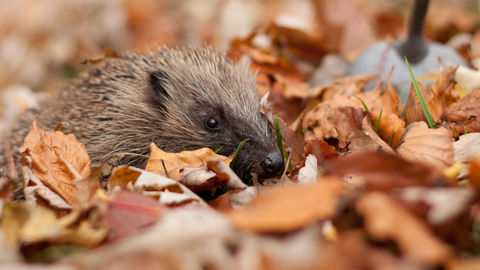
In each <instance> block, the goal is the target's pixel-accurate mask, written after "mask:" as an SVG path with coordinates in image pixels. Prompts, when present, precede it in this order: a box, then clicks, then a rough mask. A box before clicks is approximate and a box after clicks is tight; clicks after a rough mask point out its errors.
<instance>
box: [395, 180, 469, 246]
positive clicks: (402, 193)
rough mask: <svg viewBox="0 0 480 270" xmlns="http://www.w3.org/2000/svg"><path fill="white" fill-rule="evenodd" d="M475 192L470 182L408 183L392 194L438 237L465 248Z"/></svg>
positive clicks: (467, 243)
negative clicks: (456, 184)
mask: <svg viewBox="0 0 480 270" xmlns="http://www.w3.org/2000/svg"><path fill="white" fill-rule="evenodd" d="M475 193H476V192H475V189H474V188H472V187H470V186H461V187H448V188H445V187H438V188H425V187H411V188H402V189H399V190H397V191H394V194H395V195H394V196H395V199H397V200H398V199H399V200H400V201H401V202H402V205H404V206H406V207H407V208H408V210H410V212H411V213H412V214H414V215H416V216H417V217H419V218H420V219H422V220H424V221H425V222H426V223H427V224H428V225H429V227H431V229H432V230H433V231H434V232H435V234H436V235H437V236H438V237H439V238H440V239H442V240H444V241H446V242H448V243H449V244H450V245H451V246H452V247H453V248H455V249H465V248H467V249H468V248H469V247H471V245H472V226H474V225H473V219H472V214H471V211H472V210H471V209H472V205H473V203H474V202H475V196H476V194H475Z"/></svg>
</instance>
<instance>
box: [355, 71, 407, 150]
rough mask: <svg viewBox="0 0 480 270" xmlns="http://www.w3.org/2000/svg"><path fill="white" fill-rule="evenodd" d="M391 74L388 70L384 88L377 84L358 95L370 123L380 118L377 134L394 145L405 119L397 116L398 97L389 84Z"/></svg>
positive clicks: (403, 127) (397, 140)
mask: <svg viewBox="0 0 480 270" xmlns="http://www.w3.org/2000/svg"><path fill="white" fill-rule="evenodd" d="M392 74H393V72H390V75H389V77H388V81H387V86H386V89H383V88H382V84H377V86H376V87H375V88H374V89H373V90H372V91H368V92H364V93H360V94H359V95H358V97H359V98H360V99H362V100H364V102H365V103H366V104H367V106H368V108H369V111H370V115H371V118H372V123H374V124H375V125H377V122H378V119H379V118H380V122H379V123H378V134H379V136H380V137H381V138H382V139H383V140H384V141H385V142H390V145H391V146H392V147H396V146H397V145H398V142H399V140H400V136H402V134H403V132H404V131H405V121H403V120H402V119H401V118H400V116H399V106H398V103H399V101H400V98H399V96H398V94H397V91H396V90H395V89H394V88H393V87H392V85H391V77H392ZM380 112H381V115H380Z"/></svg>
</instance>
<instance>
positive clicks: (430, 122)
mask: <svg viewBox="0 0 480 270" xmlns="http://www.w3.org/2000/svg"><path fill="white" fill-rule="evenodd" d="M404 58H405V63H406V64H407V68H408V72H409V73H410V78H411V80H412V83H413V87H414V88H415V92H416V93H417V96H418V100H419V101H420V105H421V106H422V110H423V113H424V114H425V117H426V118H427V122H428V125H429V126H430V128H437V125H435V123H434V122H433V120H432V115H431V114H430V111H428V107H427V104H426V103H425V100H424V99H423V95H422V91H420V86H418V82H417V80H416V79H415V76H414V75H413V72H412V69H411V68H410V64H409V63H408V60H407V57H404Z"/></svg>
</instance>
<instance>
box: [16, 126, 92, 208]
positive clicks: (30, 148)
mask: <svg viewBox="0 0 480 270" xmlns="http://www.w3.org/2000/svg"><path fill="white" fill-rule="evenodd" d="M20 151H21V152H23V153H24V154H26V155H29V156H31V168H32V172H33V173H34V174H35V175H36V176H37V177H38V179H40V181H42V183H43V184H45V186H47V187H48V188H50V189H51V190H53V191H54V192H55V193H57V194H58V195H60V196H61V197H62V198H63V199H64V200H65V201H67V202H68V203H69V204H72V203H74V202H75V201H76V196H77V194H76V193H77V187H76V186H75V183H74V181H78V180H80V179H82V178H83V177H86V176H88V174H89V173H90V158H89V156H88V153H87V150H86V148H85V146H84V145H83V144H82V143H80V142H79V141H78V140H77V139H76V138H75V136H74V135H73V134H69V135H65V134H63V133H62V132H60V131H55V132H45V131H43V130H42V129H40V128H39V127H38V125H37V122H36V121H34V122H33V125H32V129H31V130H30V133H28V135H27V137H26V138H25V142H24V146H23V147H22V149H21V150H20ZM24 165H27V166H28V164H24Z"/></svg>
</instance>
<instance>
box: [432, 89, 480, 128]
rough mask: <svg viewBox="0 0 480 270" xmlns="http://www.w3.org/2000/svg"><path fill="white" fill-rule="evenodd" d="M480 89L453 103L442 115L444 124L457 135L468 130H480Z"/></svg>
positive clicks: (441, 118)
mask: <svg viewBox="0 0 480 270" xmlns="http://www.w3.org/2000/svg"><path fill="white" fill-rule="evenodd" d="M478 104H480V90H475V91H473V92H472V93H470V94H468V95H467V96H466V97H464V98H463V99H462V100H460V101H458V102H456V103H453V104H451V105H450V106H448V108H447V109H446V110H445V112H444V113H443V114H442V116H441V117H440V120H441V122H442V125H445V126H446V127H447V128H448V129H450V130H451V131H452V132H453V133H454V135H455V136H458V135H459V134H464V133H465V130H466V131H467V132H480V106H478Z"/></svg>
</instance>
